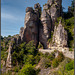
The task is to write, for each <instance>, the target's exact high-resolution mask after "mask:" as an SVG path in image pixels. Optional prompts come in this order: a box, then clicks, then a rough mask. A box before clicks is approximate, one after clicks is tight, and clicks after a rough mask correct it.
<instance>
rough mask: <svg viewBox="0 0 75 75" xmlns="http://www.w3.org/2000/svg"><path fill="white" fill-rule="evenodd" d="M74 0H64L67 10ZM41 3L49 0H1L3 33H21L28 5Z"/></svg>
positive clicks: (3, 34)
mask: <svg viewBox="0 0 75 75" xmlns="http://www.w3.org/2000/svg"><path fill="white" fill-rule="evenodd" d="M71 1H72V0H62V6H63V7H64V8H65V10H64V11H67V9H68V6H71ZM36 3H39V4H40V5H41V7H43V5H44V4H45V3H47V0H1V35H2V36H8V35H11V36H13V35H16V34H19V31H20V28H21V27H24V18H25V10H26V7H33V8H34V4H36Z"/></svg>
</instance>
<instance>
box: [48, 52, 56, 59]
mask: <svg viewBox="0 0 75 75" xmlns="http://www.w3.org/2000/svg"><path fill="white" fill-rule="evenodd" d="M48 58H49V59H50V60H53V59H54V58H55V53H54V52H52V53H51V54H49V56H48Z"/></svg>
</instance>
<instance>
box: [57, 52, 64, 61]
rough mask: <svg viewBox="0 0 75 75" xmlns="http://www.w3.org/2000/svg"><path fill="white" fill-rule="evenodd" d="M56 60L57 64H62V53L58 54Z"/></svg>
mask: <svg viewBox="0 0 75 75" xmlns="http://www.w3.org/2000/svg"><path fill="white" fill-rule="evenodd" d="M57 59H58V62H62V61H63V59H64V55H63V53H62V52H59V53H58V56H57Z"/></svg>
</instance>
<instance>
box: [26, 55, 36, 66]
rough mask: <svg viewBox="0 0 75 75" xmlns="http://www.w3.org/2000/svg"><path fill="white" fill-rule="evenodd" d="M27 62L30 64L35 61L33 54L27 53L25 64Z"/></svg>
mask: <svg viewBox="0 0 75 75" xmlns="http://www.w3.org/2000/svg"><path fill="white" fill-rule="evenodd" d="M28 63H29V64H32V65H33V64H34V63H35V61H34V56H33V55H27V58H26V62H25V64H28Z"/></svg>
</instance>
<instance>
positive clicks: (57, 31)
mask: <svg viewBox="0 0 75 75" xmlns="http://www.w3.org/2000/svg"><path fill="white" fill-rule="evenodd" d="M67 40H68V38H67V31H66V30H65V29H64V27H63V26H62V24H61V22H59V25H58V26H57V27H56V26H55V28H54V34H53V44H55V46H57V47H66V46H67Z"/></svg>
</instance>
